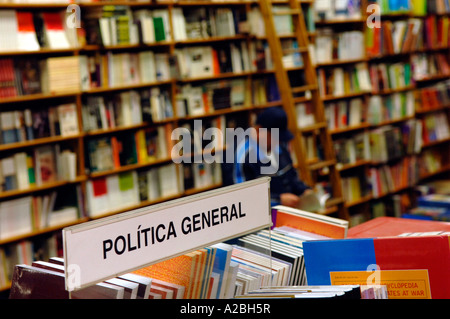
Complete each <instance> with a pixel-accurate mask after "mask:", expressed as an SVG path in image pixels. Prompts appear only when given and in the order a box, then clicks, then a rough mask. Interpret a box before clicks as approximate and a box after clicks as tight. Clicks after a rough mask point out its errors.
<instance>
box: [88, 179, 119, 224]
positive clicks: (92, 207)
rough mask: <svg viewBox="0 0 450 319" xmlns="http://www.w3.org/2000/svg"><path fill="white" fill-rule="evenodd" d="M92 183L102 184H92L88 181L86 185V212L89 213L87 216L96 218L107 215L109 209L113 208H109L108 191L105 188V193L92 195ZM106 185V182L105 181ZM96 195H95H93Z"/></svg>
mask: <svg viewBox="0 0 450 319" xmlns="http://www.w3.org/2000/svg"><path fill="white" fill-rule="evenodd" d="M93 183H103V181H102V180H100V181H99V180H98V181H96V182H93V181H92V180H88V181H87V183H86V193H87V196H86V197H87V204H88V205H87V206H88V212H89V216H90V217H98V216H100V215H102V214H105V213H107V212H108V211H110V207H111V208H114V207H112V206H110V204H109V200H108V199H109V196H108V191H109V190H108V189H107V188H106V192H105V193H103V192H102V193H99V192H95V193H94V184H93ZM105 183H106V181H105ZM94 194H96V195H94Z"/></svg>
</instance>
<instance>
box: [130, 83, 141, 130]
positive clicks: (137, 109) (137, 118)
mask: <svg viewBox="0 0 450 319" xmlns="http://www.w3.org/2000/svg"><path fill="white" fill-rule="evenodd" d="M130 106H131V122H132V123H133V124H141V123H142V108H141V96H140V95H139V92H137V91H130Z"/></svg>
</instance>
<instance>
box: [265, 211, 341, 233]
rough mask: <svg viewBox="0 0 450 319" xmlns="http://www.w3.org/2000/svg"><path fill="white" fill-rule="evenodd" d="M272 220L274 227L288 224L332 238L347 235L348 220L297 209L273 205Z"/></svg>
mask: <svg viewBox="0 0 450 319" xmlns="http://www.w3.org/2000/svg"><path fill="white" fill-rule="evenodd" d="M272 220H273V224H274V227H281V226H289V227H292V228H295V229H300V230H304V231H307V232H310V233H314V234H319V235H322V236H327V237H329V238H334V239H342V238H346V237H347V230H348V221H345V220H342V219H338V218H334V217H329V216H323V215H319V214H315V213H309V212H306V211H302V210H299V209H293V208H290V207H284V206H280V205H279V206H275V207H273V209H272Z"/></svg>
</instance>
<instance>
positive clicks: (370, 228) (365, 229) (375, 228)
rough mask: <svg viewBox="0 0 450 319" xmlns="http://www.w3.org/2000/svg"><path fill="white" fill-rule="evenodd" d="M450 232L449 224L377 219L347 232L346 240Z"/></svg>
mask: <svg viewBox="0 0 450 319" xmlns="http://www.w3.org/2000/svg"><path fill="white" fill-rule="evenodd" d="M433 231H450V223H448V222H440V221H427V220H416V219H409V218H395V217H378V218H374V219H372V220H369V221H367V222H365V223H362V224H360V225H357V226H354V227H351V228H350V229H349V230H348V234H347V237H348V238H374V237H386V236H398V235H400V234H403V233H417V232H433Z"/></svg>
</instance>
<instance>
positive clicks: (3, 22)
mask: <svg viewBox="0 0 450 319" xmlns="http://www.w3.org/2000/svg"><path fill="white" fill-rule="evenodd" d="M0 30H1V31H0V51H3V52H5V51H15V50H17V49H18V48H19V43H18V38H17V30H18V23H17V16H16V11H15V10H0Z"/></svg>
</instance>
